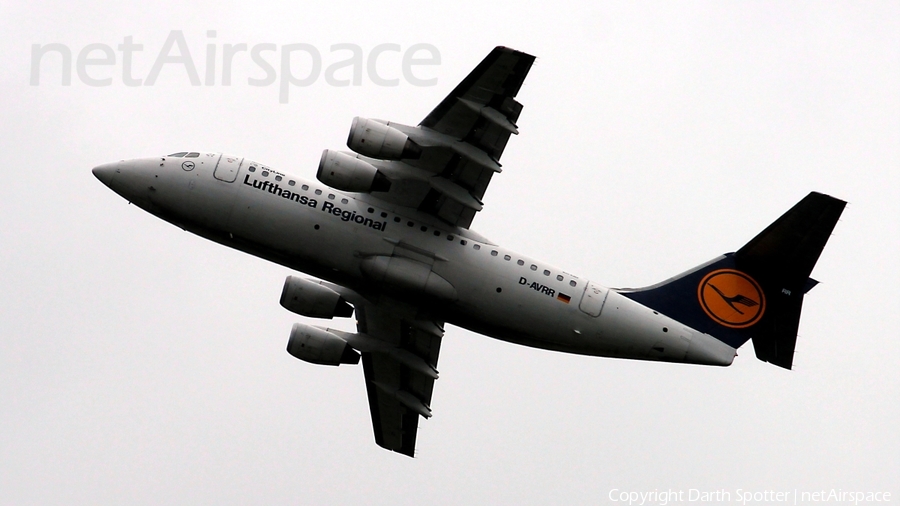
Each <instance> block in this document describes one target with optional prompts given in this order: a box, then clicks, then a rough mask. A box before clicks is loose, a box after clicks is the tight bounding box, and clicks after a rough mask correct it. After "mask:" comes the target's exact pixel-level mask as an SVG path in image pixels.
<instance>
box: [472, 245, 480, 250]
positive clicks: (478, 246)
mask: <svg viewBox="0 0 900 506" xmlns="http://www.w3.org/2000/svg"><path fill="white" fill-rule="evenodd" d="M472 247H473V248H475V249H481V245H480V244H476V245H474V246H472Z"/></svg>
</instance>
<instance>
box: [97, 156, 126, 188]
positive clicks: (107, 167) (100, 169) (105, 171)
mask: <svg viewBox="0 0 900 506" xmlns="http://www.w3.org/2000/svg"><path fill="white" fill-rule="evenodd" d="M119 165H120V162H113V163H104V164H103V165H98V166H96V167H94V168H93V169H91V172H92V173H93V174H94V177H96V178H97V179H99V180H100V182H101V183H103V184H105V185H106V186H110V184H111V183H112V180H113V176H115V175H116V171H117V170H118V169H119Z"/></svg>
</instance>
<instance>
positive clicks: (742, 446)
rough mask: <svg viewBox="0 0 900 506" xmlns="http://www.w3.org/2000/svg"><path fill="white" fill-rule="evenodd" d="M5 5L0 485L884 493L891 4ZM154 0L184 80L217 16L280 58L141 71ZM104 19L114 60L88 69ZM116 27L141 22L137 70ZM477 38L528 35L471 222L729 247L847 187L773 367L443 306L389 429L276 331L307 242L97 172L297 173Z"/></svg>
mask: <svg viewBox="0 0 900 506" xmlns="http://www.w3.org/2000/svg"><path fill="white" fill-rule="evenodd" d="M261 4H262V5H261ZM0 28H2V30H0V54H2V58H3V62H4V70H3V71H2V72H0V92H2V97H3V98H2V99H0V118H2V121H0V147H2V153H3V156H4V159H5V160H6V162H5V165H6V170H5V171H3V176H2V178H3V179H2V184H0V260H2V262H0V285H2V287H3V288H2V293H3V298H2V304H0V504H16V505H21V504H162V503H173V504H217V505H218V504H348V503H356V504H473V503H481V504H602V503H606V502H609V494H610V491H612V490H620V491H653V490H667V489H673V490H676V491H677V490H682V491H684V493H685V494H687V493H688V491H689V490H690V489H701V490H715V489H723V490H727V491H729V492H730V493H731V494H732V497H731V499H732V501H734V500H735V498H736V494H737V493H738V489H740V490H742V491H744V492H747V491H750V492H758V491H765V490H797V491H799V492H803V491H818V490H821V489H825V490H826V491H827V490H830V489H841V490H844V491H849V490H853V491H867V492H892V494H893V496H892V502H897V501H900V485H898V484H900V432H898V429H897V428H898V417H900V374H898V372H897V370H898V369H897V363H898V359H900V344H898V342H900V331H898V328H900V316H898V315H900V310H898V296H900V293H898V289H897V284H898V282H900V267H898V261H897V258H898V255H900V3H898V2H896V1H888V2H809V3H804V2H792V3H785V2H719V1H711V2H681V3H676V2H655V3H637V2H622V3H612V2H583V3H580V4H579V3H573V2H565V1H564V2H552V3H549V4H548V6H547V7H543V8H530V7H526V6H525V5H524V3H522V2H503V3H495V4H492V5H485V3H484V2H452V3H448V4H447V5H446V6H435V5H430V4H427V3H424V2H404V3H400V2H395V3H389V4H384V5H382V4H380V3H350V2H342V1H329V2H283V3H264V2H225V3H222V2H206V3H204V2H197V3H186V2H137V3H132V2H121V1H117V2H98V1H89V2H83V3H79V4H77V6H76V4H72V3H65V2H46V1H29V2H25V1H17V0H13V1H7V2H4V3H2V4H0ZM210 30H213V31H215V36H214V37H213V36H211V35H210V34H209V33H208V31H210ZM173 31H176V32H177V31H180V33H181V34H183V38H184V40H185V44H186V47H187V48H188V50H189V52H190V55H191V58H192V61H193V62H194V64H195V66H196V67H197V72H198V75H199V79H200V80H201V81H202V80H204V79H205V76H206V74H205V72H206V63H205V61H206V51H207V49H208V46H210V45H211V46H212V47H213V48H214V49H215V50H216V56H217V58H218V60H217V61H219V62H220V61H221V56H222V52H223V50H224V46H225V45H226V44H231V45H235V44H241V43H243V44H247V47H248V48H252V47H253V46H256V45H260V44H270V45H272V46H271V47H274V48H275V50H274V51H271V52H268V53H266V52H264V53H262V54H263V55H264V56H265V57H266V58H267V59H268V61H269V62H270V63H272V64H273V71H274V72H275V73H276V75H275V79H274V80H275V82H274V83H273V84H271V85H267V86H252V85H250V84H248V79H257V80H259V79H265V77H266V74H265V71H264V69H263V68H262V67H260V66H258V65H256V64H254V62H253V60H252V59H251V58H250V56H249V53H248V52H244V53H239V54H238V55H237V56H235V59H234V66H233V68H232V69H231V76H232V83H231V85H230V86H225V85H223V84H222V79H221V72H222V70H223V69H222V67H221V64H219V65H218V66H217V70H216V74H215V77H216V78H215V79H214V81H213V84H212V85H210V86H205V85H199V86H193V85H192V84H191V79H190V76H189V73H188V72H187V71H186V70H185V65H179V64H167V65H165V66H163V67H162V69H161V71H160V72H159V73H158V74H159V75H158V79H156V80H155V82H154V83H153V85H152V86H147V85H146V84H147V83H146V81H147V80H148V77H149V76H150V74H151V73H152V67H153V65H154V62H155V61H156V59H157V55H158V53H159V52H160V50H161V49H162V48H163V46H164V44H165V42H166V40H167V38H168V37H170V36H172V34H173ZM127 37H131V39H127V40H126V38H127ZM52 43H58V44H62V45H64V46H65V47H66V48H68V50H69V51H71V53H72V61H71V62H70V64H69V69H70V70H71V84H70V85H68V86H64V85H63V84H62V80H63V77H64V76H63V74H64V73H63V72H62V71H61V67H62V60H61V58H60V57H59V53H58V52H56V53H51V54H49V55H47V56H45V57H44V58H43V59H42V60H41V66H40V67H39V68H37V69H34V68H33V66H32V46H33V45H34V44H37V45H39V46H42V47H43V46H44V45H47V44H52ZM295 43H303V44H308V45H309V47H311V48H313V49H314V50H315V52H317V53H318V54H319V55H320V56H321V60H322V69H321V75H320V76H318V77H315V76H313V78H310V79H309V81H310V83H309V85H308V86H305V87H300V86H293V87H290V88H288V100H287V103H282V102H283V101H280V100H279V97H280V94H281V93H282V90H281V88H280V86H279V82H280V79H281V78H283V77H284V73H283V72H282V70H281V68H280V63H279V62H280V60H279V58H280V53H279V48H282V47H283V46H285V45H288V44H295ZM386 43H390V44H397V45H398V46H399V47H400V49H401V51H400V52H393V51H388V52H386V53H383V55H382V58H380V59H378V60H376V61H375V65H376V72H377V73H378V74H377V75H376V76H375V79H373V78H372V76H371V75H369V74H368V73H367V72H363V73H360V75H359V79H360V84H359V85H350V86H335V85H333V84H330V83H329V82H327V80H326V78H325V69H326V68H328V67H329V66H330V65H331V64H334V63H335V62H339V61H342V60H344V59H346V53H340V52H335V51H332V46H334V45H336V44H355V45H356V46H357V47H359V48H361V50H362V52H363V54H364V56H365V57H369V56H370V54H371V53H372V52H373V50H374V49H375V48H376V47H377V46H379V45H381V44H386ZM90 44H99V45H102V46H103V47H109V48H111V50H112V51H113V52H112V53H111V54H113V59H114V62H112V63H110V64H108V65H103V64H95V65H93V66H89V67H88V68H87V70H86V72H83V74H84V75H80V74H79V73H78V68H79V66H78V61H77V59H78V55H79V53H80V52H81V51H82V50H83V49H84V48H85V47H86V46H88V45H90ZM126 44H140V45H142V46H143V47H142V50H141V51H133V52H132V54H131V57H132V62H131V68H130V72H131V75H130V76H125V77H123V73H124V72H125V63H124V62H123V52H122V51H121V50H119V49H118V46H119V45H126ZM415 44H429V45H431V46H433V48H435V49H436V50H437V53H438V54H439V55H440V63H439V64H435V65H423V66H420V67H417V68H416V71H415V73H416V78H417V79H426V80H427V79H436V84H434V85H433V86H416V85H415V84H414V83H411V82H409V80H407V79H404V78H403V76H402V72H401V58H402V54H403V51H406V50H407V49H408V48H410V47H412V46H413V45H415ZM496 45H505V46H509V47H513V48H516V49H519V50H522V51H526V52H528V53H531V54H534V55H536V56H537V57H538V59H537V62H536V64H535V65H534V67H533V68H532V70H531V73H530V74H529V76H528V78H527V80H526V83H525V85H524V87H523V88H522V90H521V92H520V94H519V97H518V100H519V101H520V102H522V103H523V104H524V106H525V108H524V111H523V113H522V115H521V117H520V119H519V121H518V124H519V127H520V130H521V134H520V135H519V136H517V137H513V138H512V139H511V140H510V142H509V144H508V146H507V149H506V152H505V153H504V156H503V159H502V162H503V166H504V171H503V173H502V174H500V175H498V176H496V177H495V178H494V180H493V182H492V184H491V187H490V188H489V190H488V192H487V194H486V196H485V199H484V200H485V208H484V211H483V212H481V213H480V214H479V215H478V216H477V217H476V219H475V222H474V224H473V227H472V228H473V229H474V230H476V231H478V232H479V233H481V234H483V235H485V236H487V237H489V238H491V239H492V240H494V241H495V242H498V243H499V244H502V245H503V246H506V247H510V248H513V249H514V250H517V251H520V252H522V253H523V254H526V255H529V256H533V257H535V258H538V259H542V260H545V261H547V262H549V263H551V264H554V265H557V266H560V267H562V268H564V269H566V270H567V271H569V272H573V273H576V274H578V275H579V276H581V277H584V278H588V279H591V280H593V281H596V282H599V283H602V284H605V285H609V286H642V285H647V284H651V283H654V282H657V281H660V280H662V279H665V278H667V277H669V276H672V275H674V274H677V273H679V272H681V271H683V270H685V269H688V268H690V267H692V266H694V265H697V264H699V263H701V262H704V261H706V260H708V259H710V258H712V257H714V256H716V255H718V254H720V253H723V252H726V251H733V250H735V249H737V248H739V247H740V246H741V245H743V244H744V243H745V242H746V241H748V240H749V239H751V238H752V237H753V236H754V235H755V234H756V233H757V232H759V231H760V230H762V229H763V228H764V227H765V226H766V225H768V224H769V223H770V222H771V221H773V220H774V219H776V218H777V217H778V216H780V215H781V213H783V212H784V211H785V210H787V209H788V208H790V206H792V205H793V204H794V203H796V202H797V201H799V200H800V199H801V198H802V197H803V196H805V195H806V194H807V193H808V192H810V191H813V190H816V191H821V192H825V193H828V194H831V195H834V196H836V197H839V198H842V199H844V200H847V201H848V202H849V203H850V205H849V206H848V207H847V209H846V211H845V213H844V215H843V218H842V220H841V221H840V222H839V223H838V225H837V227H836V229H835V233H834V235H833V236H832V238H831V240H830V242H829V243H828V246H827V247H826V249H825V252H824V254H823V255H822V257H821V259H820V261H819V263H818V265H817V267H816V269H815V271H814V272H813V276H814V277H815V278H816V279H818V280H820V281H821V284H820V285H819V286H818V287H816V288H815V289H814V290H813V291H812V292H810V293H809V294H808V296H807V297H806V299H805V306H804V313H803V319H802V320H801V326H800V337H799V341H798V345H797V355H796V357H795V361H794V363H795V369H794V370H793V371H785V370H782V369H779V368H777V367H774V366H771V365H769V364H765V363H762V362H759V361H758V360H756V358H755V357H754V354H753V350H752V347H751V345H750V344H749V343H748V344H747V345H746V346H745V347H744V348H741V349H740V350H739V354H740V356H739V357H738V358H737V359H736V360H735V362H734V365H732V366H731V367H728V368H705V367H700V366H688V365H673V364H658V363H644V362H636V361H624V360H610V359H601V358H590V357H581V356H572V355H563V354H559V353H553V352H548V351H541V350H534V349H529V348H525V347H521V346H516V345H512V344H507V343H503V342H499V341H495V340H492V339H490V338H486V337H483V336H479V335H476V334H473V333H470V332H468V331H465V330H462V329H459V328H456V327H450V326H448V328H447V333H446V335H445V337H444V340H443V345H442V348H441V359H440V363H439V369H440V371H441V378H440V380H438V382H437V383H436V385H435V390H434V399H433V402H432V408H433V409H434V415H435V416H434V417H433V418H432V419H430V420H427V421H424V420H423V421H422V422H421V423H420V429H419V433H418V444H417V447H418V457H417V458H416V459H409V458H406V457H403V456H400V455H397V454H392V453H390V452H387V451H385V450H382V449H381V448H379V447H378V446H376V445H375V443H374V440H373V435H372V427H371V420H370V416H369V409H368V405H367V400H366V393H365V386H364V383H363V374H362V370H361V368H360V367H353V366H341V367H339V368H328V367H322V366H314V365H311V364H307V363H305V362H301V361H298V360H296V359H294V358H293V357H291V356H290V355H288V354H287V353H286V352H285V349H284V348H285V343H286V342H287V338H288V334H289V332H290V328H291V324H292V323H293V322H296V321H306V322H307V323H317V322H315V321H312V320H304V319H302V318H300V317H298V316H295V315H292V314H290V313H288V312H287V311H285V310H284V309H282V308H281V307H280V306H279V304H278V299H279V295H280V291H281V286H282V282H283V279H284V277H285V276H287V275H290V274H295V273H293V272H290V271H289V270H288V269H285V268H283V267H280V266H277V265H274V264H270V263H267V262H265V261H263V260H260V259H256V258H253V257H250V256H248V255H245V254H242V253H238V252H235V251H231V250H228V249H226V248H224V247H222V246H219V245H216V244H213V243H210V242H208V241H206V240H204V239H201V238H199V237H196V236H193V235H191V234H190V233H186V232H183V231H181V230H180V229H178V228H176V227H174V226H172V225H169V224H167V223H165V222H163V221H161V220H159V219H157V218H155V217H153V216H151V215H149V214H147V213H145V212H144V211H141V210H140V209H138V208H136V207H135V206H129V205H128V204H127V203H126V202H125V201H124V200H123V199H121V198H120V197H119V196H117V195H116V194H114V193H113V192H111V191H109V190H108V189H107V188H106V187H105V186H103V185H102V184H101V183H100V182H99V181H97V180H95V179H94V177H93V176H92V175H91V173H90V169H91V168H92V167H93V166H95V165H98V164H101V163H105V162H110V161H116V160H119V159H123V158H136V157H145V156H157V155H164V154H167V153H172V152H175V151H183V150H208V151H224V152H229V153H235V154H239V155H241V156H246V157H249V158H251V159H254V160H258V161H260V162H262V163H266V164H269V165H271V166H273V167H275V168H277V169H278V170H281V171H283V172H287V173H290V174H294V175H296V176H299V177H301V178H309V179H312V178H314V177H315V171H316V166H317V162H318V159H319V156H320V153H321V151H322V150H323V149H325V148H330V149H342V148H343V147H344V142H345V141H346V138H347V132H348V130H349V127H350V122H351V120H352V119H353V117H354V116H357V115H359V116H364V117H374V118H383V119H388V120H394V121H398V122H400V123H406V124H417V123H418V122H419V121H420V120H421V119H422V118H423V117H424V116H425V115H426V114H427V113H428V112H429V111H430V110H431V109H432V108H433V107H434V106H435V105H436V104H437V103H438V102H439V101H440V100H441V99H442V98H443V97H444V96H445V95H446V94H447V93H449V92H450V90H451V89H452V88H453V87H454V86H455V85H456V84H457V83H458V82H459V80H461V79H462V78H463V77H464V76H465V75H466V74H467V73H468V72H469V71H470V70H471V69H472V68H473V67H474V66H475V65H476V64H477V63H478V62H479V61H480V60H481V59H482V58H483V57H484V56H485V55H486V54H487V53H488V52H489V51H490V50H491V48H493V47H494V46H496ZM96 47H97V48H99V49H96V50H95V51H93V52H91V53H90V54H88V57H89V58H100V59H102V58H103V57H104V55H105V54H106V53H105V52H104V51H105V50H104V49H102V47H101V46H96ZM266 47H269V46H266ZM173 54H177V51H176V52H173ZM421 54H422V55H424V53H421ZM305 61H306V60H303V58H301V57H298V58H297V60H296V62H295V64H296V65H295V67H294V68H293V70H292V71H293V72H296V74H297V75H298V76H301V75H303V74H304V69H306V70H305V72H306V73H307V74H308V73H309V71H310V69H309V68H308V66H307V67H303V65H305V64H306V63H304V62H305ZM35 73H36V74H37V77H38V78H39V83H38V84H30V83H31V82H32V79H34V77H35ZM336 76H337V77H338V78H340V79H343V80H352V78H353V77H354V76H352V75H351V72H350V68H344V69H343V70H341V71H339V72H338V73H337V74H336ZM85 77H86V79H85ZM379 78H399V83H398V84H397V85H396V86H383V85H379V84H378V79H379ZM90 79H110V83H109V85H108V86H93V85H91V84H90V81H89V80H90ZM128 79H132V80H134V79H140V80H142V84H141V85H140V86H130V85H128V83H127V82H126V81H127V80H128ZM130 82H132V84H133V81H130ZM328 324H329V325H331V326H334V327H336V328H341V329H345V330H351V329H353V322H352V320H343V321H335V322H329V323H328ZM686 498H687V497H686V496H685V499H686Z"/></svg>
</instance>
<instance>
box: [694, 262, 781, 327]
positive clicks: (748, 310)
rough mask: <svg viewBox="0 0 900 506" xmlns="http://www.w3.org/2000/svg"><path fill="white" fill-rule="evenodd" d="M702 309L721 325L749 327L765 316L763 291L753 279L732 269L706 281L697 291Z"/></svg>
mask: <svg viewBox="0 0 900 506" xmlns="http://www.w3.org/2000/svg"><path fill="white" fill-rule="evenodd" d="M697 297H698V298H699V299H700V307H702V308H703V311H704V312H705V313H706V315H707V316H709V317H710V318H712V319H713V320H715V321H716V322H717V323H719V324H720V325H724V326H726V327H731V328H733V329H743V328H746V327H749V326H751V325H753V324H755V323H756V322H758V321H759V320H760V318H762V316H763V313H765V312H766V298H765V296H764V295H763V291H762V288H760V286H759V283H757V282H756V280H754V279H753V278H751V277H750V276H748V275H746V274H744V273H743V272H740V271H736V270H733V269H719V270H716V271H713V272H710V273H709V274H707V275H706V276H704V277H703V280H702V281H700V285H699V286H698V287H697Z"/></svg>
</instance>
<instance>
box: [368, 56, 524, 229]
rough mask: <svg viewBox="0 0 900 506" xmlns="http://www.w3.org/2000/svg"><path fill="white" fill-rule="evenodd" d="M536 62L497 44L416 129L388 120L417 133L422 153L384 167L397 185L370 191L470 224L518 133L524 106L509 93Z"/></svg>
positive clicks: (414, 135)
mask: <svg viewBox="0 0 900 506" xmlns="http://www.w3.org/2000/svg"><path fill="white" fill-rule="evenodd" d="M534 60H535V57H534V56H531V55H529V54H526V53H522V52H520V51H516V50H513V49H509V48H506V47H496V48H494V49H493V50H492V51H491V52H490V53H489V54H488V55H487V56H486V57H485V58H484V60H482V61H481V63H479V64H478V66H477V67H475V69H474V70H472V72H471V73H469V75H468V76H466V78H465V79H463V80H462V82H461V83H459V85H457V86H456V88H454V89H453V91H452V92H450V94H449V95H447V97H446V98H445V99H444V100H443V101H441V103H440V104H438V106H437V107H435V108H434V110H433V111H431V112H430V113H429V114H428V115H427V116H426V117H425V119H423V120H422V122H421V123H419V126H418V128H412V127H404V126H403V125H398V124H396V123H390V122H389V123H388V124H389V125H391V126H396V127H397V128H400V129H401V130H403V131H404V132H405V133H408V134H409V135H410V136H411V138H416V139H417V142H420V143H421V144H422V145H423V150H422V153H421V155H420V156H419V158H416V159H404V160H403V161H402V162H393V163H392V164H389V166H382V167H383V168H384V169H386V172H387V173H388V175H389V176H393V177H392V179H393V180H394V183H395V184H394V185H393V187H392V189H391V190H389V191H388V192H385V193H380V194H376V195H378V197H379V198H384V199H385V200H389V201H393V202H396V203H400V204H402V205H406V206H409V207H415V208H417V209H418V210H420V211H423V212H426V213H429V214H433V215H435V216H438V217H439V218H441V219H442V220H444V221H446V222H448V223H450V224H451V225H456V226H459V227H462V228H469V225H471V223H472V219H473V218H474V217H475V213H477V212H478V211H480V210H481V209H482V207H483V205H482V198H483V197H484V193H485V191H486V190H487V187H488V184H489V183H490V182H491V177H492V176H493V175H494V173H496V172H500V163H499V161H500V156H501V155H502V154H503V150H504V149H505V148H506V143H507V141H508V140H509V136H510V135H511V134H518V133H519V130H518V127H517V126H516V121H517V120H518V118H519V113H521V112H522V104H520V103H519V102H516V100H515V96H516V94H518V92H519V88H521V87H522V83H523V82H524V81H525V76H526V75H528V71H529V70H530V69H531V65H532V64H533V63H534ZM372 161H374V160H372Z"/></svg>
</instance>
